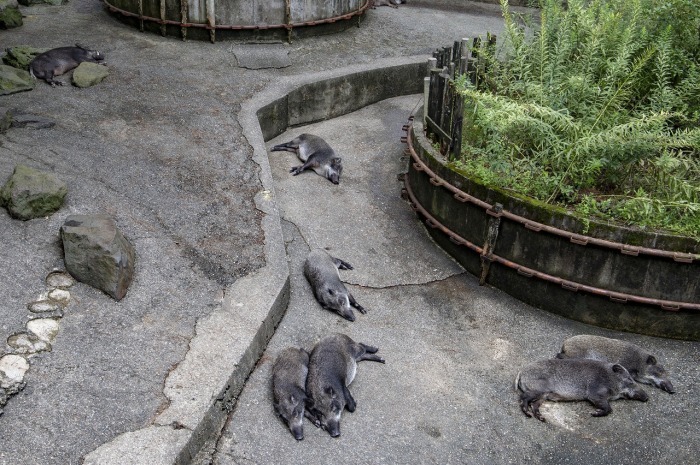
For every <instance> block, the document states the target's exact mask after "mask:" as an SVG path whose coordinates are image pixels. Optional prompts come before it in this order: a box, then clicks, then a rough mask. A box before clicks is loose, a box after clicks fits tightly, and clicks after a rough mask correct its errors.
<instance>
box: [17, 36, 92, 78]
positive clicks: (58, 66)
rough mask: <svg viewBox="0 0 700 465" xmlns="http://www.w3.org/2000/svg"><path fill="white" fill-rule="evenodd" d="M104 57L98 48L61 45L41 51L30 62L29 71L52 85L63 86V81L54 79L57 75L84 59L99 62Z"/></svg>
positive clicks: (74, 66)
mask: <svg viewBox="0 0 700 465" xmlns="http://www.w3.org/2000/svg"><path fill="white" fill-rule="evenodd" d="M104 58H105V57H104V54H102V53H100V52H98V51H97V50H90V49H87V48H85V47H83V46H81V45H78V44H75V47H59V48H54V49H51V50H48V51H46V52H44V53H40V54H39V55H37V56H36V57H35V58H34V59H33V60H32V61H31V63H29V72H30V73H31V75H32V76H34V77H35V78H38V79H43V80H44V81H46V82H47V83H49V84H51V86H52V87H53V86H56V85H59V86H62V85H63V82H61V81H58V80H56V79H54V77H55V76H60V75H61V74H63V73H67V72H68V71H70V70H72V69H73V68H76V67H77V66H78V65H79V64H80V63H82V62H84V61H87V62H90V63H99V62H102V61H103V60H104Z"/></svg>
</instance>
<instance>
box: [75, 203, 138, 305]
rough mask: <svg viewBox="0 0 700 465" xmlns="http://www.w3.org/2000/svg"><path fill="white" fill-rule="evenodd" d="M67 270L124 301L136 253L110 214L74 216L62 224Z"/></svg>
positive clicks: (82, 280)
mask: <svg viewBox="0 0 700 465" xmlns="http://www.w3.org/2000/svg"><path fill="white" fill-rule="evenodd" d="M61 238H62V240H63V252H64V255H65V263H66V269H67V270H68V272H69V273H70V274H71V275H72V276H73V277H74V278H75V279H76V280H78V281H80V282H83V283H85V284H88V285H90V286H93V287H95V288H97V289H100V290H102V291H104V292H105V293H107V294H108V295H110V296H111V297H112V298H114V299H115V300H121V299H122V298H123V297H124V296H125V295H126V291H127V289H128V288H129V284H131V280H132V278H133V276H134V263H135V261H136V252H135V250H134V247H133V245H131V243H130V242H129V241H128V240H127V239H126V238H125V237H124V235H123V234H122V233H121V232H120V231H119V230H118V229H117V225H116V223H115V221H114V220H113V219H112V218H111V217H109V216H107V215H71V216H69V217H68V218H66V221H65V222H64V223H63V226H61Z"/></svg>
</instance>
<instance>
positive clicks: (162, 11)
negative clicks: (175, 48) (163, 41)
mask: <svg viewBox="0 0 700 465" xmlns="http://www.w3.org/2000/svg"><path fill="white" fill-rule="evenodd" d="M165 19H166V18H165V0H160V20H161V21H165ZM166 32H167V31H166V26H165V22H162V23H160V35H162V36H163V37H165V33H166Z"/></svg>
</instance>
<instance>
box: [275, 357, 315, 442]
mask: <svg viewBox="0 0 700 465" xmlns="http://www.w3.org/2000/svg"><path fill="white" fill-rule="evenodd" d="M308 365H309V354H308V353H307V352H306V351H305V350H303V349H297V348H296V347H289V348H287V349H285V350H283V351H282V352H281V353H280V354H279V355H278V356H277V360H275V363H274V365H272V392H273V395H274V398H275V404H274V405H275V410H277V413H279V415H280V416H281V417H282V418H283V419H284V421H285V422H286V423H287V426H289V430H290V431H291V432H292V434H293V435H294V439H296V440H297V441H301V440H302V439H304V425H303V420H304V406H305V403H306V375H307V373H308V371H309V369H308Z"/></svg>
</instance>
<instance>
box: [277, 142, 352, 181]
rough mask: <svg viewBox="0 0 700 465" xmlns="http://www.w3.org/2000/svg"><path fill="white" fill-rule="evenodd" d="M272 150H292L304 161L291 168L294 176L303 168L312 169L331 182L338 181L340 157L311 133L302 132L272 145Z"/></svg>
mask: <svg viewBox="0 0 700 465" xmlns="http://www.w3.org/2000/svg"><path fill="white" fill-rule="evenodd" d="M272 151H273V152H292V153H295V154H296V155H297V157H299V159H300V160H301V161H303V162H304V164H303V165H300V166H295V167H293V168H292V169H291V170H289V172H290V173H292V174H293V175H294V176H296V175H297V174H299V173H301V172H302V171H304V170H307V169H312V170H314V171H315V172H316V174H318V175H319V176H323V177H324V178H326V179H328V180H329V181H330V182H332V183H333V184H339V183H340V175H341V173H342V172H343V164H342V161H343V160H342V159H341V158H340V157H338V156H337V155H336V153H335V151H334V150H333V149H332V148H331V146H330V145H328V143H327V142H326V141H325V140H323V139H321V138H320V137H318V136H314V135H313V134H302V135H300V136H299V137H296V138H294V139H292V140H291V141H289V142H286V143H284V144H279V145H275V146H274V147H272Z"/></svg>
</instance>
